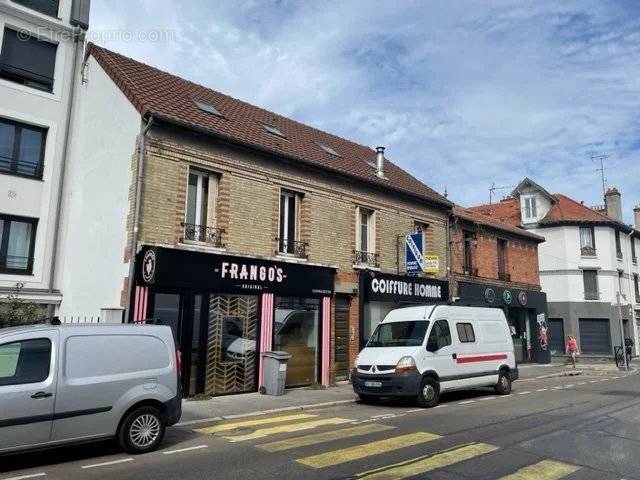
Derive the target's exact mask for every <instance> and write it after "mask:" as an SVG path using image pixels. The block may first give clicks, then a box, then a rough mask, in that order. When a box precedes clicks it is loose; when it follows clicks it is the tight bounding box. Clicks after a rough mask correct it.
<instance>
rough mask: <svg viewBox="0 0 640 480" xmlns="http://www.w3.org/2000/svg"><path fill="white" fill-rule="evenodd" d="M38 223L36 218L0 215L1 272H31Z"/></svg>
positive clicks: (22, 273)
mask: <svg viewBox="0 0 640 480" xmlns="http://www.w3.org/2000/svg"><path fill="white" fill-rule="evenodd" d="M37 223H38V221H37V220H35V219H27V218H22V217H13V216H9V215H0V272H3V273H14V274H21V275H30V274H31V271H32V269H33V249H34V244H35V237H36V225H37Z"/></svg>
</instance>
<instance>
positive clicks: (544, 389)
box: [536, 388, 548, 392]
mask: <svg viewBox="0 0 640 480" xmlns="http://www.w3.org/2000/svg"><path fill="white" fill-rule="evenodd" d="M547 390H548V389H547V388H539V389H537V390H536V392H546V391H547Z"/></svg>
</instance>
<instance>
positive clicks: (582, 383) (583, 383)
mask: <svg viewBox="0 0 640 480" xmlns="http://www.w3.org/2000/svg"><path fill="white" fill-rule="evenodd" d="M586 383H587V382H578V383H576V385H585V384H586Z"/></svg>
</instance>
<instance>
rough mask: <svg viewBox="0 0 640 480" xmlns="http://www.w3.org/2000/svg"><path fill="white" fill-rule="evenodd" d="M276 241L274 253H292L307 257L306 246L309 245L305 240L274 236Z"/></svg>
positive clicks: (299, 256) (295, 255) (296, 255)
mask: <svg viewBox="0 0 640 480" xmlns="http://www.w3.org/2000/svg"><path fill="white" fill-rule="evenodd" d="M276 241H277V242H278V251H277V252H276V255H278V254H279V255H293V256H294V257H298V258H307V256H308V255H307V247H308V246H309V244H308V243H307V242H301V241H299V240H288V239H285V238H279V237H276Z"/></svg>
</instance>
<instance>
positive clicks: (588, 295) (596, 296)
mask: <svg viewBox="0 0 640 480" xmlns="http://www.w3.org/2000/svg"><path fill="white" fill-rule="evenodd" d="M584 299H585V300H598V299H600V294H599V293H598V292H584Z"/></svg>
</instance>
